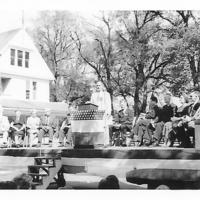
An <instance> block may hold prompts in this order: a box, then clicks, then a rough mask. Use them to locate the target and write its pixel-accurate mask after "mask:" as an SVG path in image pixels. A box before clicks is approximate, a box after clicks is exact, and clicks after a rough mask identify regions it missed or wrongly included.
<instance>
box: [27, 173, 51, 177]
mask: <svg viewBox="0 0 200 200" xmlns="http://www.w3.org/2000/svg"><path fill="white" fill-rule="evenodd" d="M28 175H30V176H32V177H34V176H48V174H38V173H28Z"/></svg>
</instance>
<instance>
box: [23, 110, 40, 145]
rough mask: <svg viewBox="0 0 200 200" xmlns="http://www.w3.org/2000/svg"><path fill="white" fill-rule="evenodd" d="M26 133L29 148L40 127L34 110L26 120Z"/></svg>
mask: <svg viewBox="0 0 200 200" xmlns="http://www.w3.org/2000/svg"><path fill="white" fill-rule="evenodd" d="M26 125H27V132H28V139H29V141H28V143H29V145H30V147H31V146H32V142H33V140H34V138H35V137H36V136H37V135H38V133H39V129H38V128H39V125H40V118H39V117H37V111H36V110H35V109H33V110H32V112H31V116H30V117H28V119H27V123H26Z"/></svg>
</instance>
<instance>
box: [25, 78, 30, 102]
mask: <svg viewBox="0 0 200 200" xmlns="http://www.w3.org/2000/svg"><path fill="white" fill-rule="evenodd" d="M26 99H30V80H27V81H26Z"/></svg>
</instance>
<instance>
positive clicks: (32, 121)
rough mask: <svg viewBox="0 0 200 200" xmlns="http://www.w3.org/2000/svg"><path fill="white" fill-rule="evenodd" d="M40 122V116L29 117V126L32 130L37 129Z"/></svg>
mask: <svg viewBox="0 0 200 200" xmlns="http://www.w3.org/2000/svg"><path fill="white" fill-rule="evenodd" d="M39 124H40V118H39V117H32V116H31V117H29V118H28V119H27V126H28V127H29V128H30V129H31V130H36V129H37V128H38V127H39Z"/></svg>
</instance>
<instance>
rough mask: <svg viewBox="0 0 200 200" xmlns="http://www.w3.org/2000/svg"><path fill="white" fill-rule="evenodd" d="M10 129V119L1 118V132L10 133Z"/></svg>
mask: <svg viewBox="0 0 200 200" xmlns="http://www.w3.org/2000/svg"><path fill="white" fill-rule="evenodd" d="M9 128H10V123H9V121H8V117H6V116H1V117H0V132H4V131H8V129H9Z"/></svg>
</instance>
